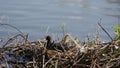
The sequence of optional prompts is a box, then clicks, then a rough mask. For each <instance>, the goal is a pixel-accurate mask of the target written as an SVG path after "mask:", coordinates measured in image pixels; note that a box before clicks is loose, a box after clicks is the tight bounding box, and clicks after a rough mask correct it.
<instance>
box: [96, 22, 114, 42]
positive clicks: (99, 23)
mask: <svg viewBox="0 0 120 68" xmlns="http://www.w3.org/2000/svg"><path fill="white" fill-rule="evenodd" d="M98 25H99V26H100V27H101V28H102V30H103V31H104V32H105V33H106V34H107V35H108V37H109V38H110V39H111V41H113V38H112V37H111V36H110V34H109V33H108V32H107V31H106V30H105V29H104V28H103V26H102V25H101V20H100V22H98Z"/></svg>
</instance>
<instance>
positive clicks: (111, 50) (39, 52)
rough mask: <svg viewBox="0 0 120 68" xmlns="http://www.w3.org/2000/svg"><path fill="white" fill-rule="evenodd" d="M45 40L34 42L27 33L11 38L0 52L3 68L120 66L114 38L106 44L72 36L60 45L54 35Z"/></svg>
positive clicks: (119, 44) (118, 44)
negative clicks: (79, 39)
mask: <svg viewBox="0 0 120 68" xmlns="http://www.w3.org/2000/svg"><path fill="white" fill-rule="evenodd" d="M99 25H100V23H99ZM100 26H101V25H100ZM101 27H102V26H101ZM102 29H103V31H105V29H104V28H102ZM105 32H106V31H105ZM108 36H109V35H108ZM45 39H46V40H37V41H34V42H30V41H28V40H29V39H28V35H23V34H18V35H16V36H14V37H11V38H9V39H8V41H7V42H6V44H4V45H2V46H3V47H2V48H1V49H0V68H113V67H114V68H119V67H120V40H119V39H112V38H111V42H107V43H102V41H100V40H99V37H96V38H95V40H88V41H86V42H79V41H78V40H76V39H74V38H73V37H72V36H71V35H69V34H66V35H65V36H64V37H63V39H62V40H61V41H59V42H56V41H54V40H52V39H51V37H50V36H47V37H46V38H45ZM12 42H14V43H12Z"/></svg>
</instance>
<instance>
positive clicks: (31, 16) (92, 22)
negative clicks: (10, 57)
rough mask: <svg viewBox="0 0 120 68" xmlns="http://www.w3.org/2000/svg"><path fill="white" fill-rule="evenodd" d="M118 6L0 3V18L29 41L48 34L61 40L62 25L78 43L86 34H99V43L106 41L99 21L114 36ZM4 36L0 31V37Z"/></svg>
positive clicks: (71, 0)
mask: <svg viewBox="0 0 120 68" xmlns="http://www.w3.org/2000/svg"><path fill="white" fill-rule="evenodd" d="M119 4H120V0H52V1H51V0H25V1H21V0H0V10H1V11H0V17H3V16H5V18H4V19H2V23H8V24H11V25H14V26H16V27H17V28H19V29H20V30H21V31H23V32H24V33H25V34H27V33H28V34H29V35H30V37H31V38H32V39H39V38H43V37H44V36H45V34H46V32H47V31H48V34H50V35H53V36H55V35H57V36H58V35H59V36H61V35H62V30H61V24H62V23H65V24H66V26H65V31H66V32H67V33H71V34H72V35H73V36H75V37H78V38H79V39H82V40H84V38H85V37H86V36H87V34H88V33H90V34H91V35H93V34H94V33H95V31H96V30H99V32H100V34H101V35H100V36H101V37H102V39H104V40H106V41H108V40H109V39H108V37H107V36H106V35H105V33H104V32H103V31H102V30H101V29H99V28H98V25H97V22H98V21H99V19H100V18H102V23H103V25H104V27H105V28H106V29H107V30H108V32H110V34H111V35H112V36H113V29H112V26H114V25H116V24H117V23H118V17H120V8H119V6H120V5H119ZM6 17H7V18H6ZM1 28H2V27H1ZM9 30H11V29H9ZM13 31H14V30H13ZM5 32H6V31H3V30H0V36H4V35H3V33H5ZM15 32H16V31H15ZM60 34H61V35H60ZM55 37H56V36H55Z"/></svg>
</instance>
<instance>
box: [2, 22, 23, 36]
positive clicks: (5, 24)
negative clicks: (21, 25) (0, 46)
mask: <svg viewBox="0 0 120 68" xmlns="http://www.w3.org/2000/svg"><path fill="white" fill-rule="evenodd" d="M0 25H1V26H2V25H6V26H9V27H12V28H14V29H16V30H17V31H18V32H19V33H20V34H22V35H23V33H22V31H20V30H19V29H18V28H17V27H15V26H13V25H10V24H3V23H0Z"/></svg>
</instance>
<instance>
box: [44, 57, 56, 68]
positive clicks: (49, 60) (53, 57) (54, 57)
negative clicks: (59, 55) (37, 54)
mask: <svg viewBox="0 0 120 68" xmlns="http://www.w3.org/2000/svg"><path fill="white" fill-rule="evenodd" d="M54 58H55V56H53V57H52V58H50V59H49V60H48V61H47V62H46V63H45V64H44V66H46V65H47V64H48V63H49V62H50V61H52V59H54Z"/></svg>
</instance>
